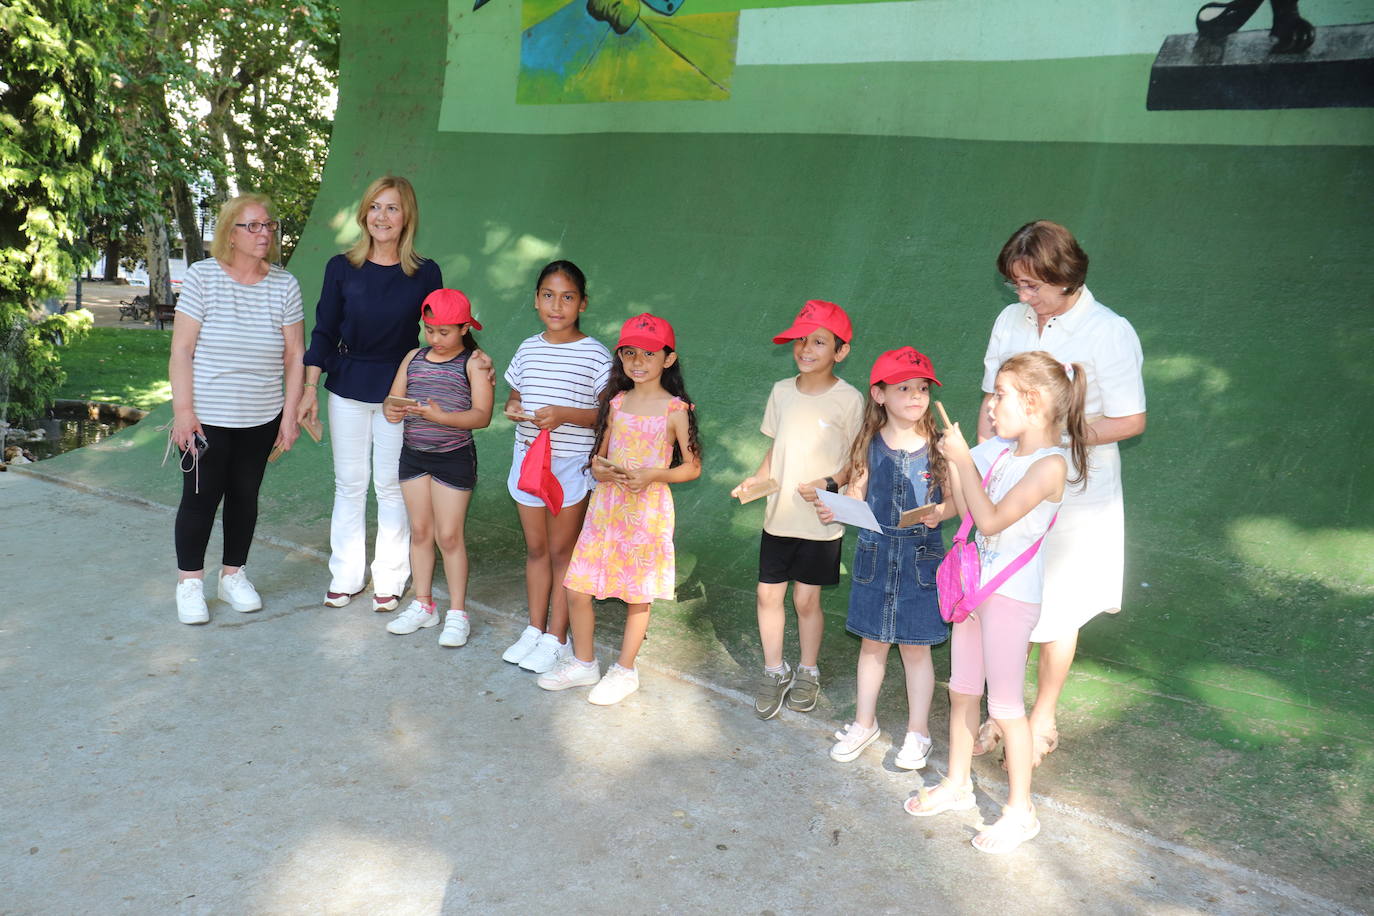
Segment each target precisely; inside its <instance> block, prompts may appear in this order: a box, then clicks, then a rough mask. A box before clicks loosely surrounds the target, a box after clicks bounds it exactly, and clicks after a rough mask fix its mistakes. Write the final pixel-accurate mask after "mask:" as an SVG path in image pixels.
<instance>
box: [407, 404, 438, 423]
mask: <svg viewBox="0 0 1374 916" xmlns="http://www.w3.org/2000/svg"><path fill="white" fill-rule="evenodd" d="M405 412H406V413H408V414H410V415H411V416H412V417H424V418H425V419H426V420H432V421H433V422H435V423H443V422H444V411H443V410H442V409H441V408H440V407H439V405H438V404H436V403H434V402H433V401H424V402H422V403H420V404H417V405H414V406H411V407H407V408H406V409H405Z"/></svg>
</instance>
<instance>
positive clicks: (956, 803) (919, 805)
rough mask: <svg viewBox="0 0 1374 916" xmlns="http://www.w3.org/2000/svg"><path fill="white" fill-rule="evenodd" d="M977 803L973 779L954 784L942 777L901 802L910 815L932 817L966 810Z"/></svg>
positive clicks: (903, 808)
mask: <svg viewBox="0 0 1374 916" xmlns="http://www.w3.org/2000/svg"><path fill="white" fill-rule="evenodd" d="M977 804H978V801H977V799H975V798H974V797H973V780H971V779H970V780H969V781H968V782H966V783H964V784H963V785H962V786H956V785H954V783H952V782H950V781H949V780H948V779H942V780H940V781H939V782H938V783H936V784H935V785H934V787H932V788H926V787H925V786H921V788H920V790H919V791H918V792H917V793H916V794H915V795H913V796H911V797H910V798H908V799H907V800H906V801H905V802H903V803H902V810H904V811H905V812H906V813H907V814H910V815H911V816H912V817H934V816H935V815H937V814H944V813H945V812H946V811H967V810H968V809H969V808H972V807H974V806H975V805H977Z"/></svg>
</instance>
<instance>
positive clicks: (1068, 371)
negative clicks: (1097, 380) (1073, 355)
mask: <svg viewBox="0 0 1374 916" xmlns="http://www.w3.org/2000/svg"><path fill="white" fill-rule="evenodd" d="M1059 365H1061V366H1063V367H1064V374H1065V375H1067V376H1068V377H1069V381H1071V382H1072V381H1073V363H1060V364H1059Z"/></svg>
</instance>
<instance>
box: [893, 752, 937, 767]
mask: <svg viewBox="0 0 1374 916" xmlns="http://www.w3.org/2000/svg"><path fill="white" fill-rule="evenodd" d="M928 760H930V754H929V753H927V754H926V755H925V756H924V757H916V758H914V759H913V758H910V757H903V756H902V755H901V754H898V755H897V759H895V760H893V761H892V765H893V766H895V767H897V768H898V769H901V770H923V769H925V766H926V762H927V761H928Z"/></svg>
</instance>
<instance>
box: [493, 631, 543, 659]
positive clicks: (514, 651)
mask: <svg viewBox="0 0 1374 916" xmlns="http://www.w3.org/2000/svg"><path fill="white" fill-rule="evenodd" d="M543 635H544V633H543V631H541V630H540V629H539V628H538V627H535V626H528V627H525V629H524V632H522V633H521V634H520V638H519V639H517V640H516V641H515V642H513V643H511V646H510V648H509V649H507V650H506V651H504V652H502V653H501V661H503V662H510V663H511V664H512V665H518V664H520V661H521V659H523V658H524V657H525V656H526V655H529V654H530V650H531V649H533V648H534V644H535V643H536V642H538V640H539V637H540V636H543Z"/></svg>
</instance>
